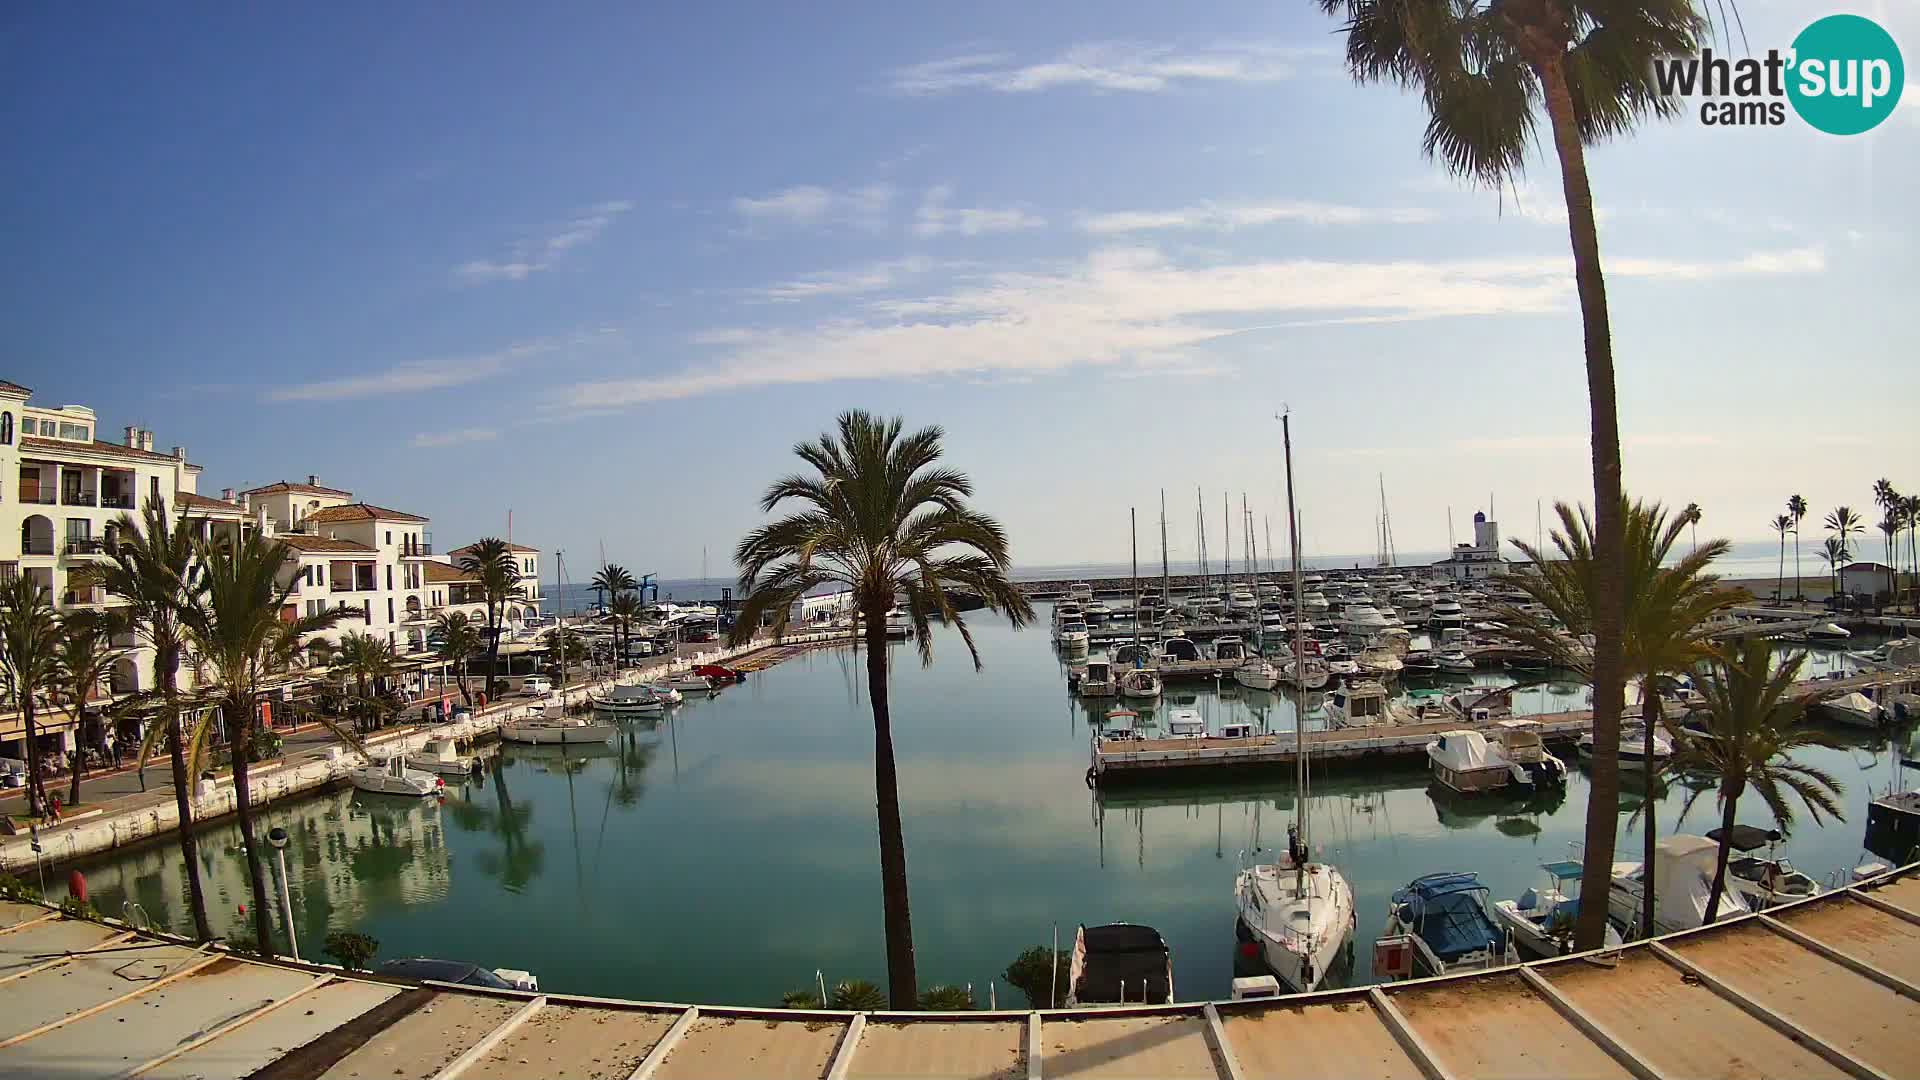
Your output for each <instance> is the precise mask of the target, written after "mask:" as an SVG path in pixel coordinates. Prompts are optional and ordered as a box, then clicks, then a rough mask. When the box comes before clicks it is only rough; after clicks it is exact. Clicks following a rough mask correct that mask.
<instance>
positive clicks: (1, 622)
mask: <svg viewBox="0 0 1920 1080" xmlns="http://www.w3.org/2000/svg"><path fill="white" fill-rule="evenodd" d="M59 678H60V620H59V617H58V616H56V615H54V613H53V598H52V597H51V596H50V595H48V593H47V590H45V589H43V588H41V587H40V585H39V583H38V582H36V581H34V580H33V579H31V578H29V577H27V576H25V575H24V574H23V575H18V576H16V577H14V578H12V579H11V580H9V581H7V582H5V583H4V584H0V686H4V687H5V689H6V692H7V696H8V697H10V698H12V699H13V706H14V708H16V709H18V710H20V724H21V729H22V731H23V732H24V733H25V735H26V738H27V812H28V813H29V814H32V815H34V816H36V817H38V816H39V815H40V814H41V812H42V810H43V808H44V807H45V806H46V805H47V785H46V782H45V781H44V780H42V779H41V777H40V733H39V732H38V731H37V730H35V727H34V717H35V716H36V715H37V714H38V712H39V708H40V698H41V696H42V695H45V694H50V693H53V692H55V689H56V687H57V685H58V681H59Z"/></svg>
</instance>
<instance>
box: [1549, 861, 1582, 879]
mask: <svg viewBox="0 0 1920 1080" xmlns="http://www.w3.org/2000/svg"><path fill="white" fill-rule="evenodd" d="M1540 869H1542V870H1545V871H1546V872H1547V873H1548V874H1549V875H1550V876H1551V877H1552V878H1553V880H1554V881H1556V882H1560V881H1566V880H1567V879H1569V878H1573V879H1575V880H1578V879H1579V877H1580V875H1581V874H1582V873H1584V872H1585V870H1586V867H1584V866H1581V865H1580V864H1579V863H1577V862H1574V861H1573V860H1572V859H1562V860H1560V861H1559V862H1548V863H1541V864H1540Z"/></svg>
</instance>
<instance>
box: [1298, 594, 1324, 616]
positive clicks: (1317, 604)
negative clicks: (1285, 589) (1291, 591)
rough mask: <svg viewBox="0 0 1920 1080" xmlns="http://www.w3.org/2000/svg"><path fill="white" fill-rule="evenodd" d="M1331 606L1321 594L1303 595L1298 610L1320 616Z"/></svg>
mask: <svg viewBox="0 0 1920 1080" xmlns="http://www.w3.org/2000/svg"><path fill="white" fill-rule="evenodd" d="M1331 606H1332V605H1331V604H1329V603H1328V602H1327V598H1326V596H1325V595H1324V594H1322V593H1317V592H1310V593H1303V594H1302V595H1301V597H1300V610H1301V611H1305V612H1309V613H1311V614H1316V615H1317V614H1320V613H1321V612H1324V611H1326V610H1328V609H1329V608H1330V607H1331Z"/></svg>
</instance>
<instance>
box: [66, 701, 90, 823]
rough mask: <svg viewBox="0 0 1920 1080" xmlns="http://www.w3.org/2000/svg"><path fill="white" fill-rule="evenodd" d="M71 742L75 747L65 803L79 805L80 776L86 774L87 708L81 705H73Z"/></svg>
mask: <svg viewBox="0 0 1920 1080" xmlns="http://www.w3.org/2000/svg"><path fill="white" fill-rule="evenodd" d="M73 742H74V746H75V747H76V748H77V749H76V751H75V753H74V755H73V780H72V782H71V783H70V784H69V785H68V787H67V805H68V806H79V805H80V778H81V777H83V776H85V775H86V774H87V710H86V707H85V706H83V705H75V706H74V707H73Z"/></svg>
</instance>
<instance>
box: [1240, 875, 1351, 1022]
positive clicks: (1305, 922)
mask: <svg viewBox="0 0 1920 1080" xmlns="http://www.w3.org/2000/svg"><path fill="white" fill-rule="evenodd" d="M1295 877H1296V872H1295V870H1294V868H1293V867H1292V866H1291V865H1286V864H1279V863H1270V864H1263V865H1260V866H1255V867H1252V868H1250V869H1247V870H1242V871H1241V872H1240V874H1239V876H1238V877H1237V878H1235V879H1234V883H1233V899H1234V905H1235V907H1236V908H1237V909H1238V910H1239V913H1240V922H1241V924H1242V925H1244V926H1245V927H1246V928H1247V929H1248V930H1249V931H1251V932H1252V934H1253V938H1254V941H1255V943H1256V944H1258V945H1259V947H1260V955H1261V957H1262V959H1264V960H1265V961H1266V963H1267V967H1268V968H1270V969H1271V970H1272V971H1273V974H1274V976H1275V977H1276V978H1278V979H1279V980H1280V981H1281V982H1283V983H1285V984H1286V985H1287V986H1288V987H1290V988H1292V989H1293V990H1296V991H1299V992H1301V993H1307V992H1310V991H1313V990H1318V989H1319V988H1320V984H1321V981H1322V980H1323V979H1325V978H1326V974H1327V971H1328V969H1330V968H1331V967H1332V966H1333V964H1334V962H1335V961H1336V960H1337V959H1338V958H1339V956H1340V953H1341V950H1343V949H1345V948H1346V945H1347V941H1348V939H1349V938H1350V937H1351V936H1352V934H1353V928H1354V922H1355V917H1354V907H1353V888H1352V886H1350V885H1348V884H1347V879H1346V878H1345V877H1344V876H1342V875H1341V873H1340V871H1339V870H1337V869H1335V868H1334V867H1332V866H1330V865H1328V864H1326V863H1309V864H1307V882H1308V888H1307V893H1308V895H1307V896H1305V897H1296V896H1295V895H1294V891H1293V886H1294V881H1295Z"/></svg>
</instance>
